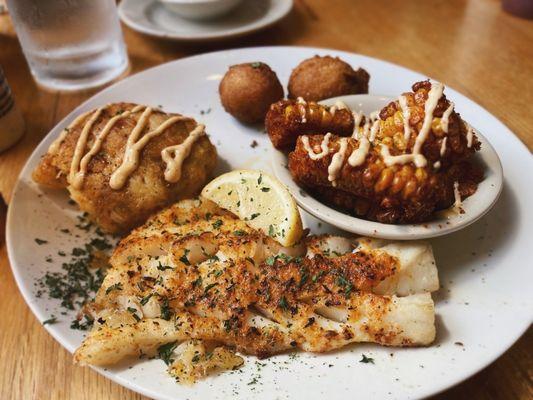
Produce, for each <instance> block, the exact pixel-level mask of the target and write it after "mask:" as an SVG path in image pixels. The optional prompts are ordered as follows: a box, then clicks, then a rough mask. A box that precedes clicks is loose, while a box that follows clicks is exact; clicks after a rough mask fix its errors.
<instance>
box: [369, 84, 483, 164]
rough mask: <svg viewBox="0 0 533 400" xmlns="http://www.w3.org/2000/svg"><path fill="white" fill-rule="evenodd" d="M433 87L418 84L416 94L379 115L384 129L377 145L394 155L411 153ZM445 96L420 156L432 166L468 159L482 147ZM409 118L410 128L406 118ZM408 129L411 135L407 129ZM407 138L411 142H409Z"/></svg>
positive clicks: (392, 104)
mask: <svg viewBox="0 0 533 400" xmlns="http://www.w3.org/2000/svg"><path fill="white" fill-rule="evenodd" d="M431 88H432V84H431V82H430V81H429V80H426V81H420V82H416V83H415V84H414V85H413V86H412V92H407V93H403V94H402V95H401V96H400V97H399V98H398V99H397V100H395V101H393V102H391V103H389V104H388V105H387V106H385V107H384V108H383V109H382V110H381V111H380V113H379V118H380V122H379V124H380V129H379V130H378V131H377V135H376V140H375V143H381V144H385V145H387V146H388V147H389V149H391V153H394V152H396V153H398V154H402V153H410V152H412V151H413V148H414V146H415V144H416V140H417V137H418V133H419V132H420V131H421V129H422V126H423V124H424V116H425V114H426V112H425V107H426V102H427V100H428V95H429V92H430V91H431ZM439 88H440V89H439V90H440V91H441V93H442V95H441V96H440V97H439V98H438V101H437V102H436V103H435V108H434V110H433V112H432V116H433V118H432V119H431V121H430V126H429V129H428V132H427V137H426V138H425V140H424V142H423V145H422V147H421V148H420V152H421V153H422V154H424V156H425V157H426V158H427V160H428V162H429V163H435V162H437V161H438V162H440V165H441V166H442V167H447V166H449V165H451V164H453V163H456V162H459V161H463V160H465V159H468V158H469V157H470V156H471V155H472V154H474V153H475V152H476V151H478V150H479V149H480V147H481V144H480V142H479V140H478V138H477V136H476V135H475V133H474V132H473V130H472V127H470V126H469V125H468V124H467V123H466V122H465V121H463V119H462V118H461V116H460V115H459V113H457V112H456V111H455V109H454V104H453V103H452V102H451V101H449V100H448V99H447V98H446V95H445V94H444V93H443V92H442V91H443V89H444V88H443V87H441V86H439ZM405 115H407V116H408V124H407V125H406V123H405V120H406V118H405V117H404V116H405ZM407 127H408V133H406V129H407ZM406 138H407V140H406Z"/></svg>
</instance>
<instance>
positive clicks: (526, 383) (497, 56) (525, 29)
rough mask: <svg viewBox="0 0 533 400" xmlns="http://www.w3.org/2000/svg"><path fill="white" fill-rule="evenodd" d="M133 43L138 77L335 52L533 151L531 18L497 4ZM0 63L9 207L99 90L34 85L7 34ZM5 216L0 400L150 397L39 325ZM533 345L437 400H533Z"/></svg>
mask: <svg viewBox="0 0 533 400" xmlns="http://www.w3.org/2000/svg"><path fill="white" fill-rule="evenodd" d="M7 31H8V30H7ZM124 35H125V39H126V43H127V45H128V52H129V56H130V60H131V65H132V71H131V72H137V71H141V70H144V69H146V68H149V67H152V66H154V65H158V64H161V63H163V62H166V61H170V60H175V59H178V58H182V57H185V56H189V55H193V54H198V53H203V52H207V51H212V50H220V49H227V48H233V47H246V46H260V45H301V46H316V47H327V48H333V49H339V50H346V51H352V52H356V53H361V54H365V55H369V56H373V57H377V58H380V59H384V60H388V61H391V62H394V63H398V64H400V65H403V66H405V67H407V68H411V69H414V70H416V71H420V72H422V73H423V74H425V75H427V76H430V77H432V78H435V79H438V80H440V81H442V82H444V83H446V84H448V85H449V86H451V87H453V88H455V89H457V90H459V91H460V92H462V93H464V94H465V95H467V96H468V97H470V98H471V99H473V100H474V101H476V102H477V103H479V104H481V105H482V106H483V107H485V108H486V109H488V110H489V111H490V112H491V113H493V114H494V115H496V116H497V117H498V118H499V119H501V120H502V121H503V122H504V123H505V124H507V125H508V126H509V128H511V130H512V131H514V132H515V133H516V134H517V135H518V136H519V137H520V138H521V139H522V140H523V141H524V142H525V144H526V145H527V146H528V147H529V149H532V148H533V112H531V110H532V104H533V21H527V20H522V19H518V18H516V17H513V16H511V15H508V14H505V13H503V12H502V11H501V8H500V4H499V2H498V1H496V0H469V1H467V0H448V1H444V0H433V1H405V0H391V1H379V0H335V1H332V0H296V1H295V7H294V9H293V11H292V12H291V14H290V15H289V16H288V17H287V18H286V19H285V20H283V21H282V22H281V23H279V24H278V25H276V26H274V27H272V28H270V29H268V30H266V31H263V32H260V33H256V34H253V35H251V36H247V37H244V38H239V39H234V40H231V41H224V42H216V43H209V44H194V45H190V44H181V43H173V42H164V41H160V40H155V39H152V38H149V37H145V36H143V35H140V34H138V33H136V32H133V31H131V30H130V29H128V28H127V27H124ZM0 65H2V67H3V68H4V70H5V74H6V76H7V78H8V80H9V83H10V84H11V87H12V90H13V93H14V95H15V97H16V101H17V103H18V104H19V106H20V108H21V109H22V111H23V113H24V116H25V119H26V123H27V133H26V135H25V137H24V139H23V140H22V141H21V142H20V143H19V144H18V145H17V146H16V147H14V148H12V149H11V150H9V151H8V152H5V153H3V154H0V194H1V195H2V197H3V198H4V199H5V200H6V203H9V199H10V197H11V193H12V190H13V185H14V183H15V181H16V178H17V175H18V173H19V171H20V169H21V168H22V166H23V164H24V162H25V161H26V159H27V157H28V156H29V154H30V153H31V152H32V150H33V149H34V147H35V146H36V145H37V143H39V141H40V140H41V139H42V138H43V137H44V136H45V135H46V133H47V132H48V131H49V130H50V129H51V128H52V127H53V126H54V125H55V124H56V123H57V122H58V121H59V120H60V119H61V118H63V117H64V116H65V115H67V114H68V113H69V112H70V111H71V110H72V109H73V108H74V107H76V106H77V105H79V104H80V102H82V101H83V100H85V99H87V98H88V97H89V96H91V95H92V94H94V93H95V91H88V92H84V93H77V94H62V93H49V92H46V91H43V90H41V89H39V88H37V86H36V85H35V83H34V82H33V80H32V78H31V75H30V73H29V71H28V67H27V65H26V62H25V60H24V57H23V55H22V52H21V49H20V47H19V44H18V42H17V40H16V38H14V37H12V36H9V35H4V36H2V35H0ZM177 95H179V94H177ZM5 212H6V208H5V205H4V204H3V202H0V230H1V231H2V234H1V235H0V296H1V307H0V399H36V400H37V399H38V400H41V399H79V400H84V399H87V400H89V399H90V400H96V399H98V400H100V399H143V398H144V397H143V396H140V395H138V394H136V393H133V392H131V391H129V390H128V389H124V388H122V387H121V386H119V385H117V384H115V383H113V382H111V381H109V380H107V379H105V378H103V377H102V376H100V375H98V374H97V373H95V372H93V371H92V370H91V369H89V368H81V367H77V366H74V365H73V364H72V357H71V355H70V354H69V353H68V352H67V351H66V350H64V349H63V348H62V347H61V346H60V345H59V344H58V343H57V342H56V341H55V340H54V339H52V337H51V336H50V335H48V334H47V333H46V331H45V330H44V329H43V328H42V326H41V325H40V323H39V322H38V321H37V320H36V319H35V317H34V316H33V314H32V313H31V312H30V310H29V308H28V307H27V306H26V304H25V303H24V301H23V299H22V296H21V295H20V293H19V292H18V289H17V287H16V284H15V282H14V279H13V275H12V274H11V270H10V268H9V263H8V260H7V254H6V249H5V245H4V234H3V231H4V225H5ZM528 223H531V221H529V222H528ZM532 349H533V334H532V332H531V329H530V330H529V332H528V333H526V335H524V337H522V338H521V339H520V340H519V341H518V342H517V343H516V344H515V345H514V346H513V347H512V348H511V349H510V350H509V351H508V352H507V353H506V354H505V355H503V356H502V357H501V358H500V359H499V360H497V361H496V362H495V363H493V364H492V365H491V366H489V367H487V368H486V369H485V370H483V371H482V372H480V373H478V374H477V375H475V376H474V377H472V378H470V379H468V380H467V381H466V382H464V383H462V384H460V385H458V386H457V387H455V388H453V389H451V390H449V391H447V392H445V393H443V394H441V395H438V396H436V398H437V399H448V398H453V399H474V400H477V399H495V400H500V399H505V400H507V399H532V398H533V383H532V381H533V360H532Z"/></svg>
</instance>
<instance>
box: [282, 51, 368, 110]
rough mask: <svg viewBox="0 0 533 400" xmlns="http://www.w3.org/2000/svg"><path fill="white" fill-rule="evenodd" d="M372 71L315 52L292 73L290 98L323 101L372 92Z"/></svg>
mask: <svg viewBox="0 0 533 400" xmlns="http://www.w3.org/2000/svg"><path fill="white" fill-rule="evenodd" d="M369 80H370V75H369V74H368V72H366V71H365V70H364V69H363V68H359V69H358V70H357V71H355V70H354V69H353V68H352V67H351V66H350V65H349V64H348V63H346V62H344V61H342V60H341V59H340V58H338V57H335V58H334V57H330V56H325V57H320V56H314V57H312V58H308V59H307V60H304V61H302V62H301V63H300V64H299V65H298V66H297V67H296V68H295V69H294V70H293V71H292V73H291V76H290V79H289V88H288V89H289V98H291V99H296V98H298V97H303V98H304V99H305V100H308V101H319V100H323V99H328V98H330V97H337V96H344V95H348V94H365V93H368V81H369Z"/></svg>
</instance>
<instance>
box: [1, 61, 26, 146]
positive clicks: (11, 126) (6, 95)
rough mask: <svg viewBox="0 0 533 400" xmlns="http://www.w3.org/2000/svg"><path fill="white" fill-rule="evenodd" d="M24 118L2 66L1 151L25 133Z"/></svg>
mask: <svg viewBox="0 0 533 400" xmlns="http://www.w3.org/2000/svg"><path fill="white" fill-rule="evenodd" d="M24 129H25V125H24V119H23V118H22V114H21V113H20V110H19V109H18V107H17V106H16V104H15V100H14V99H13V96H12V94H11V89H10V88H9V85H8V84H7V80H6V78H5V76H4V72H3V71H2V68H0V152H2V151H4V150H6V149H8V148H10V147H11V146H13V145H14V144H15V143H17V141H18V140H19V139H20V138H21V137H22V135H23V134H24Z"/></svg>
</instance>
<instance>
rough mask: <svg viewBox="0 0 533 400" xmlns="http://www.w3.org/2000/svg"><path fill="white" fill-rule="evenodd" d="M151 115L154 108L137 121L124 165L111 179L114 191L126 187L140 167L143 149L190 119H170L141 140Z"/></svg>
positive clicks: (180, 117)
mask: <svg viewBox="0 0 533 400" xmlns="http://www.w3.org/2000/svg"><path fill="white" fill-rule="evenodd" d="M151 113H152V108H150V107H147V108H146V109H145V110H144V112H143V113H142V115H141V117H140V118H139V121H137V125H135V128H133V130H132V131H131V134H130V136H128V141H127V143H126V150H125V152H124V158H123V160H122V164H120V166H119V167H118V168H117V169H116V170H115V172H113V174H112V175H111V179H110V180H109V186H111V188H112V189H115V190H118V189H121V188H122V187H123V186H124V184H125V183H126V181H127V179H128V177H129V176H130V175H131V173H132V172H133V171H134V170H135V169H136V168H137V167H138V165H139V158H140V155H141V151H142V149H143V148H144V147H145V146H146V145H147V144H148V142H149V141H150V140H151V139H152V138H154V137H156V136H159V135H161V134H162V133H163V132H164V131H165V130H166V129H167V128H169V127H170V126H172V125H174V124H175V123H176V122H178V121H184V120H189V119H190V118H187V117H183V116H174V117H170V118H169V119H167V120H166V121H165V122H163V123H162V124H161V125H159V126H158V127H157V128H156V129H154V130H152V131H150V132H148V133H147V134H145V135H144V136H143V137H142V138H140V139H139V135H140V134H141V132H142V131H143V129H144V127H145V126H146V123H147V122H148V118H149V117H150V114H151Z"/></svg>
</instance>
